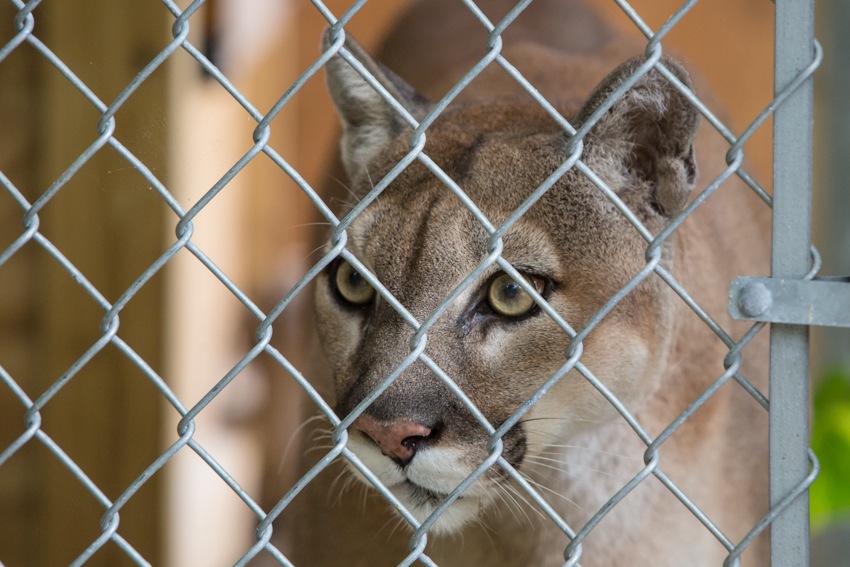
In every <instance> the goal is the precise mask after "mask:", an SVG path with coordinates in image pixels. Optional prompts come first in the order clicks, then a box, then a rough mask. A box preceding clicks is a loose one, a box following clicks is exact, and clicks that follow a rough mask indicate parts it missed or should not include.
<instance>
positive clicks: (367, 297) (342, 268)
mask: <svg viewBox="0 0 850 567" xmlns="http://www.w3.org/2000/svg"><path fill="white" fill-rule="evenodd" d="M336 289H337V290H338V291H339V294H340V295H341V296H342V298H343V299H344V300H346V301H347V302H349V303H352V304H354V305H365V304H367V303H369V302H370V301H372V298H374V297H375V288H373V287H372V286H371V285H369V282H367V281H366V279H365V278H364V277H363V276H361V275H360V272H358V271H357V270H355V269H354V267H353V266H352V265H351V264H349V263H348V262H340V264H339V267H338V268H337V269H336Z"/></svg>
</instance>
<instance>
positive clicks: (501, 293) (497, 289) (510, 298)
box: [487, 273, 541, 317]
mask: <svg viewBox="0 0 850 567" xmlns="http://www.w3.org/2000/svg"><path fill="white" fill-rule="evenodd" d="M532 283H534V284H535V287H537V288H538V291H541V290H540V287H541V286H538V285H537V282H532ZM487 303H488V304H489V305H490V308H491V309H492V310H493V311H495V312H496V313H498V314H499V315H504V316H505V317H519V316H520V315H525V314H526V313H528V312H529V311H531V310H532V309H533V308H534V306H535V305H536V304H535V303H534V300H533V299H532V298H531V296H530V295H528V294H527V293H526V292H525V290H524V289H522V288H521V287H520V285H519V284H518V283H516V282H515V281H514V280H513V279H512V278H511V277H510V276H509V275H508V274H505V273H502V274H500V275H499V276H497V277H496V278H494V279H493V281H492V282H490V289H489V290H487Z"/></svg>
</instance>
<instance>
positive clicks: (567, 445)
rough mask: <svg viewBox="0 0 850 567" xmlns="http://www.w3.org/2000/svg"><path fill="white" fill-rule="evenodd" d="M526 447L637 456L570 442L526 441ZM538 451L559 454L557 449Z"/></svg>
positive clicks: (631, 457) (545, 453)
mask: <svg viewBox="0 0 850 567" xmlns="http://www.w3.org/2000/svg"><path fill="white" fill-rule="evenodd" d="M528 447H529V448H536V447H546V448H552V449H578V450H580V451H589V452H591V453H597V454H600V455H607V456H609V457H617V458H620V459H632V460H634V459H635V458H637V457H636V456H635V455H629V454H625V453H614V452H611V451H606V450H604V449H596V448H595V447H586V446H583V445H574V444H571V443H558V444H556V443H546V444H545V445H544V444H540V445H538V444H535V443H528ZM538 453H540V454H541V455H560V454H561V453H560V452H559V451H545V450H544V451H538Z"/></svg>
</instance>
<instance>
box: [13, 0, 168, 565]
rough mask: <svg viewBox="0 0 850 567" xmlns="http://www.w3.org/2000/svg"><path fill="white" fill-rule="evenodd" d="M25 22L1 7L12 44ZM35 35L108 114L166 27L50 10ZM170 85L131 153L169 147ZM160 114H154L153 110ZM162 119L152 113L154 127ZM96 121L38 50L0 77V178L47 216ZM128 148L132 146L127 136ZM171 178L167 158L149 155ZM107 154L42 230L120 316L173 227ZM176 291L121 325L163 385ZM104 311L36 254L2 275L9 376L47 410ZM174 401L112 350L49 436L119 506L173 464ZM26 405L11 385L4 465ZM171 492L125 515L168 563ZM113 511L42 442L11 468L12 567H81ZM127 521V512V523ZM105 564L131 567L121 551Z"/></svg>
mask: <svg viewBox="0 0 850 567" xmlns="http://www.w3.org/2000/svg"><path fill="white" fill-rule="evenodd" d="M14 15H15V10H14V9H13V7H12V6H11V5H10V4H9V3H3V4H2V5H0V22H2V24H3V25H2V26H0V29H2V32H0V45H3V44H5V43H6V42H7V41H9V40H10V39H11V37H12V35H13V34H14V32H15V29H14V27H13V24H12V21H13V18H14ZM35 15H36V26H35V32H34V33H35V34H36V36H37V37H38V38H39V39H40V40H41V41H43V42H44V43H45V44H46V45H48V46H49V48H50V49H51V50H53V51H54V52H55V53H56V54H58V55H59V56H60V57H61V58H62V59H63V60H64V61H65V62H67V63H68V64H69V66H70V67H71V68H72V69H73V70H74V71H75V72H76V73H78V74H79V76H80V77H81V78H82V79H83V80H84V82H85V83H86V84H87V85H88V86H89V87H90V88H91V89H92V90H93V91H94V92H95V93H96V94H97V95H98V96H99V97H101V99H103V100H106V101H107V103H108V102H111V100H112V99H113V98H114V97H115V96H116V95H117V94H118V92H119V91H120V89H121V88H123V87H124V86H125V85H126V84H128V83H129V82H130V80H131V79H132V77H133V76H134V75H135V74H136V73H137V72H138V71H139V70H140V69H141V67H142V66H143V65H144V64H145V63H146V62H147V61H148V60H150V58H152V57H153V55H155V53H156V52H157V51H158V50H159V49H161V48H162V46H163V45H164V43H165V41H167V36H166V34H167V27H166V25H167V23H166V22H167V20H166V18H165V16H166V13H165V12H164V11H163V10H162V7H161V6H157V5H155V4H153V3H140V4H137V5H134V7H133V9H132V10H128V9H127V7H126V5H122V4H121V3H118V2H113V1H111V0H79V1H76V2H59V3H54V4H50V5H49V6H41V7H39V8H38V9H37V10H36V11H35ZM162 79H163V77H162V76H161V75H155V76H153V77H151V78H150V79H149V81H148V82H146V84H145V85H144V86H143V87H142V89H141V90H140V91H139V92H138V93H137V94H136V95H135V97H134V99H133V102H131V103H128V105H127V106H126V107H125V109H124V111H122V112H120V113H119V118H118V124H119V130H118V132H119V133H122V134H123V141H125V142H127V143H130V144H133V142H135V141H138V139H139V137H140V136H141V137H145V136H148V137H150V139H151V141H152V143H154V144H156V145H157V147H161V148H165V142H164V139H163V136H164V130H161V129H160V130H157V129H156V128H152V127H151V125H150V124H149V123H148V118H149V116H147V115H146V110H147V109H158V110H162V109H165V108H166V105H167V101H166V94H165V93H166V91H165V89H164V83H163V81H162ZM155 111H156V110H155ZM155 111H154V112H155ZM97 119H98V113H97V112H96V111H95V110H94V109H93V107H92V106H91V105H90V104H89V103H88V102H87V101H85V100H84V99H83V97H82V96H81V95H80V94H79V92H78V91H76V89H74V88H73V87H71V86H69V84H68V82H67V81H66V80H65V78H63V77H62V76H61V75H60V74H59V73H58V72H57V71H56V69H55V68H54V67H53V66H52V65H50V64H49V63H48V62H47V61H46V60H45V59H44V58H43V57H42V56H41V55H40V54H38V53H36V52H35V51H34V50H33V48H32V47H31V46H30V45H28V44H23V45H21V46H20V47H18V48H17V49H16V50H14V51H13V52H12V53H11V54H10V55H9V56H8V57H7V58H6V59H5V60H4V61H2V62H0V169H2V171H3V172H4V173H5V174H6V175H7V176H8V177H9V178H10V179H11V181H12V182H13V183H14V184H15V185H16V186H17V188H18V189H19V190H20V191H21V192H23V193H24V195H25V196H26V198H27V199H28V200H29V201H30V203H32V202H34V201H35V200H36V199H37V198H38V196H39V195H40V194H41V193H43V192H44V191H45V190H46V189H47V187H48V186H49V185H50V184H51V183H52V182H53V181H54V179H56V177H57V176H59V174H60V173H62V171H63V170H64V169H66V168H67V167H68V166H70V165H71V163H72V162H73V161H74V159H76V158H77V156H78V155H80V153H82V151H83V150H85V148H86V147H87V146H89V145H90V144H92V143H93V142H94V140H95V139H96V138H97V135H98V134H97V130H96V122H97ZM122 134H119V136H121V135H122ZM144 159H145V161H146V163H147V164H148V166H150V167H151V168H152V169H154V170H155V171H157V173H158V174H162V173H164V172H163V164H164V153H157V152H153V153H151V154H150V155H145V156H144ZM127 165H128V164H127V163H126V162H125V161H124V160H122V159H121V158H119V157H118V155H117V154H116V153H115V152H113V151H112V150H110V149H108V148H107V149H104V150H103V151H101V152H99V153H98V154H96V155H95V156H94V157H93V158H92V160H91V161H90V162H89V163H88V164H87V165H86V166H85V167H84V168H83V169H81V170H80V172H79V173H78V174H77V175H75V176H74V178H72V179H71V180H70V181H69V182H68V184H67V186H66V187H64V188H63V189H62V190H61V191H60V193H59V194H58V195H57V196H56V197H55V198H54V199H53V200H52V201H51V202H50V203H48V205H47V206H46V207H45V208H44V209H43V211H42V212H41V213H40V215H39V221H40V227H39V231H40V232H41V233H42V234H44V235H45V236H46V237H48V238H49V239H50V241H51V242H52V243H53V244H55V245H56V246H57V248H58V249H59V250H61V252H62V253H63V254H64V255H65V256H67V257H68V258H69V259H70V260H71V261H72V262H73V263H74V264H75V265H76V266H77V267H78V268H79V269H80V270H81V271H82V273H83V274H84V275H85V277H87V278H88V279H90V280H91V281H92V282H93V283H94V285H95V286H96V287H97V288H98V289H99V290H100V291H101V292H102V293H103V294H104V296H105V297H106V298H107V300H109V301H112V302H114V301H116V300H117V299H118V297H119V296H120V294H121V293H122V292H123V291H124V289H126V288H127V287H129V285H130V284H131V283H132V282H133V280H134V279H135V278H136V277H138V276H139V275H140V274H141V271H142V270H143V266H144V265H145V263H149V262H150V261H152V260H153V259H155V258H156V256H157V255H158V254H160V253H161V251H162V230H163V215H162V209H161V207H159V206H157V205H156V203H154V202H153V201H152V200H151V199H152V198H151V192H150V190H149V186H148V185H147V183H146V182H144V180H142V179H140V178H139V177H138V176H134V175H132V174H128V173H126V171H125V170H126V169H129V168H128V167H127ZM22 217H23V211H22V210H21V208H20V207H19V206H18V205H17V204H16V203H15V202H14V201H13V200H12V199H11V198H10V197H9V195H8V193H7V192H6V190H5V189H0V249H5V248H6V247H7V246H9V245H10V244H11V243H12V241H13V240H14V239H15V238H17V237H18V236H20V235H21V234H22V233H23V230H24V229H23V224H22ZM161 292H162V287H161V286H160V284H159V282H158V281H153V282H151V283H149V284H148V285H147V286H146V287H145V288H144V290H143V292H141V293H140V294H139V295H138V296H137V298H136V299H135V300H134V301H133V302H132V303H131V306H130V307H128V309H127V310H126V311H124V312H122V314H121V318H122V320H121V326H120V331H119V334H120V335H121V336H122V337H124V338H126V339H128V341H129V342H130V343H131V344H132V346H133V348H134V349H136V351H137V352H139V353H140V354H142V356H144V358H145V359H146V360H147V361H148V362H149V363H150V364H151V366H152V367H154V368H155V369H157V370H161V362H162V352H163V345H162V343H161V341H160V330H161V327H162V322H163V316H164V313H163V306H162V293H161ZM103 316H104V312H103V310H102V309H100V308H99V307H98V306H97V305H96V303H95V302H94V300H92V299H91V298H90V297H89V296H88V295H87V294H86V293H85V292H83V291H82V289H81V287H80V286H79V285H78V284H77V283H76V282H75V281H74V279H73V278H72V277H71V276H70V275H69V274H68V273H67V272H66V271H65V270H64V269H62V268H61V267H60V266H59V264H58V263H57V262H56V261H55V260H54V259H53V258H52V257H50V256H49V255H48V254H47V253H46V252H45V251H44V250H43V249H42V248H41V247H40V246H38V245H37V244H35V243H34V242H30V243H29V244H27V245H26V246H25V247H24V249H23V250H22V251H21V252H19V253H17V254H15V255H14V256H13V257H12V258H11V259H10V260H9V261H8V262H7V263H6V264H5V265H3V266H2V267H0V364H2V365H3V368H4V369H5V371H6V372H7V373H8V374H10V375H11V376H12V378H13V379H15V380H16V382H17V383H18V384H19V386H20V387H22V388H23V389H24V391H25V392H26V393H27V395H28V396H29V397H30V398H31V399H33V400H34V399H36V398H37V397H38V396H40V395H41V394H42V393H43V392H44V391H45V390H46V389H47V388H48V387H49V385H50V384H51V383H53V382H54V381H55V380H57V379H58V378H59V377H60V376H61V375H62V374H63V373H64V372H65V371H66V370H67V369H68V368H69V367H70V366H71V365H72V364H73V363H74V361H75V360H76V359H78V358H79V357H80V356H81V355H82V354H83V353H84V352H85V350H86V349H87V348H89V347H90V346H91V345H92V344H94V342H95V341H96V340H97V338H98V337H100V336H101V330H100V328H99V326H100V320H101V319H102V317H103ZM160 409H161V398H160V397H159V396H158V395H157V394H156V393H155V392H154V391H153V389H152V388H151V387H150V384H148V383H147V380H146V378H144V376H142V374H141V373H140V372H139V371H138V369H136V368H134V367H133V365H132V364H131V363H129V362H128V361H127V360H126V358H125V357H123V356H122V355H121V354H119V353H118V352H117V350H116V349H114V348H112V347H111V346H107V347H106V348H105V349H104V350H103V351H102V352H101V353H100V354H99V355H97V357H96V358H95V359H94V360H93V361H92V362H91V363H90V364H88V365H87V366H85V367H84V368H83V369H82V370H81V371H80V373H79V374H78V375H77V376H75V377H74V378H73V379H72V380H71V381H70V382H69V383H68V385H67V386H66V387H65V388H63V389H62V390H61V391H60V392H59V393H58V394H57V395H56V396H55V398H54V399H53V400H51V401H50V402H49V403H48V404H47V406H46V407H45V408H44V410H43V411H42V412H41V418H42V423H41V427H42V429H43V430H44V431H45V432H46V433H47V434H48V435H49V436H50V437H51V438H52V439H54V440H55V441H56V442H57V443H58V444H59V445H60V446H61V447H62V449H63V450H64V451H65V452H66V453H67V454H68V455H69V456H70V457H71V458H72V459H73V460H74V461H75V462H76V463H77V464H78V465H79V466H80V467H81V469H82V470H83V471H84V472H85V473H86V474H87V475H89V477H90V478H91V479H92V480H93V481H94V482H95V483H96V484H97V485H98V486H99V487H100V489H102V490H103V492H104V493H105V494H106V496H107V497H108V498H110V499H115V498H117V497H118V496H119V495H120V494H121V492H122V491H123V490H124V489H125V488H126V486H127V485H129V484H130V482H131V481H132V480H133V479H134V478H135V477H136V476H138V475H139V474H140V473H141V472H142V470H143V469H144V467H145V466H147V464H149V463H150V462H152V461H153V460H154V459H155V458H156V456H157V455H158V454H159V451H160V438H161V425H162V423H161V411H160ZM23 414H24V410H23V406H22V405H21V403H20V402H19V401H18V400H17V399H16V398H15V397H13V396H12V393H11V391H10V390H9V389H8V388H7V387H6V386H4V385H2V384H0V450H2V449H5V448H6V447H7V446H8V445H9V443H11V442H12V441H13V440H14V439H15V438H17V437H18V436H19V435H21V434H22V433H23V432H24V429H25V425H24V421H23ZM161 486H162V484H161V482H160V481H159V479H157V478H154V479H153V480H152V481H150V482H149V483H148V484H147V485H146V486H145V487H144V488H143V489H142V491H141V492H140V493H139V497H138V498H136V499H135V500H134V501H132V503H131V504H130V505H128V507H127V508H126V509H125V511H126V521H123V519H124V518H122V523H121V524H120V528H119V533H121V534H122V535H123V536H124V537H125V538H127V540H129V541H130V542H131V543H132V545H133V546H135V547H136V548H137V549H138V550H139V551H140V552H141V553H142V554H143V555H144V556H145V557H148V558H149V559H150V560H152V561H154V562H157V563H158V562H159V558H160V552H161V545H160V544H161V538H160V536H161V534H160V533H159V529H158V526H159V523H160V522H159V518H158V514H159V511H160V510H161ZM104 512H105V510H104V509H103V507H102V506H101V505H100V504H99V503H97V501H96V500H95V499H94V498H93V497H92V496H91V494H90V493H89V492H88V491H87V490H85V489H84V488H82V486H81V484H80V483H79V482H78V481H77V480H76V479H75V478H74V477H73V476H72V475H71V474H70V473H69V471H68V470H67V468H66V467H65V466H63V465H62V464H61V463H60V462H59V460H58V459H57V458H56V457H55V455H54V454H53V453H51V452H50V451H48V450H47V449H46V448H45V447H44V445H43V444H42V443H40V442H39V441H38V440H35V439H33V440H31V441H30V442H29V443H27V444H26V445H25V446H24V447H23V448H22V449H20V450H19V451H18V452H17V453H16V454H15V455H13V456H12V457H11V458H10V459H9V460H8V461H7V462H6V463H5V464H3V466H0V563H4V564H6V565H9V566H10V567H13V566H34V567H38V566H53V565H67V564H69V563H70V562H71V561H73V560H74V558H75V557H77V556H78V555H79V554H81V553H82V552H83V551H84V550H85V549H86V548H87V547H88V546H89V545H90V544H91V543H92V542H94V541H95V539H96V538H97V537H98V536H99V535H100V533H101V529H100V526H99V523H100V518H101V516H102V515H103V514H104ZM122 514H124V512H122ZM89 564H91V565H110V566H111V565H127V564H129V561H128V559H127V558H126V556H125V555H124V554H123V552H121V551H120V550H119V549H118V548H117V547H116V546H115V545H114V544H112V543H108V544H107V545H106V546H105V547H104V548H103V549H102V550H101V551H99V552H98V553H97V554H96V556H95V557H94V558H93V559H92V561H90V563H89Z"/></svg>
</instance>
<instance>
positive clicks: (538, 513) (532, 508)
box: [504, 484, 546, 525]
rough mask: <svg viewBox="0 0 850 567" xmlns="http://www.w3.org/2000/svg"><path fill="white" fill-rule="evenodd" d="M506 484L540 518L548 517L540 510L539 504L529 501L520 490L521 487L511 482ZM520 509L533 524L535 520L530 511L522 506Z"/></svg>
mask: <svg viewBox="0 0 850 567" xmlns="http://www.w3.org/2000/svg"><path fill="white" fill-rule="evenodd" d="M504 486H505V488H506V489H507V490H509V491H510V492H511V493H513V495H514V496H515V497H516V498H519V499H520V500H521V501H522V502H523V503H524V504H525V506H526V507H527V508H528V509H530V510H532V511H533V512H535V513H536V514H537V515H538V516H539V517H540V518H542V519H544V520H545V519H546V516H545V515H544V514H543V512H541V511H540V510H538V509H537V506H535V505H533V504H532V503H531V502H529V501H528V499H527V498H526V497H525V496H524V495H523V494H522V492H520V491H519V489H517V488H516V487H515V486H513V485H511V484H505V485H504ZM519 509H520V510H521V511H522V512H523V514H524V515H525V517H526V518H527V519H528V523H529V525H531V524H532V523H533V522H532V521H531V518H530V517H529V515H528V513H527V512H526V508H523V507H520V508H519Z"/></svg>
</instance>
